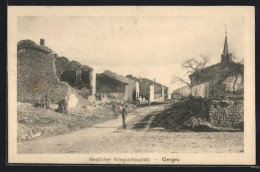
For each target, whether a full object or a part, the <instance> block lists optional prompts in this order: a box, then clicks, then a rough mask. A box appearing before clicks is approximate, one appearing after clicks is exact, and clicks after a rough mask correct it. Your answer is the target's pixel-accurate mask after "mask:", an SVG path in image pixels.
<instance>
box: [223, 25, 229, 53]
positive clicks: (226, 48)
mask: <svg viewBox="0 0 260 172" xmlns="http://www.w3.org/2000/svg"><path fill="white" fill-rule="evenodd" d="M225 35H226V36H225V43H224V49H223V54H228V43H227V30H226V31H225Z"/></svg>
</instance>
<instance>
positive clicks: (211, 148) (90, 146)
mask: <svg viewBox="0 0 260 172" xmlns="http://www.w3.org/2000/svg"><path fill="white" fill-rule="evenodd" d="M164 108H165V105H156V106H151V107H142V108H138V109H135V110H134V111H132V112H131V113H129V114H128V116H127V129H123V128H122V118H121V116H119V118H118V119H114V120H110V121H106V122H103V123H100V124H96V125H93V126H92V127H90V128H86V129H82V130H79V131H76V132H73V133H68V134H64V135H58V136H53V137H47V138H40V139H36V140H30V141H24V142H18V153H135V152H138V153H142V152H144V153H151V152H157V153H158V152H160V153H171V152H172V153H175V152H189V153H190V152H243V133H242V132H231V133H229V132H212V133H209V132H207V133H202V132H200V133H195V132H165V131H162V130H161V128H158V129H156V128H155V129H153V130H148V129H149V125H150V124H151V122H152V120H153V117H154V116H155V114H156V113H157V111H161V110H163V109H164ZM144 119H145V120H144ZM138 126H139V127H138ZM219 140H222V142H219Z"/></svg>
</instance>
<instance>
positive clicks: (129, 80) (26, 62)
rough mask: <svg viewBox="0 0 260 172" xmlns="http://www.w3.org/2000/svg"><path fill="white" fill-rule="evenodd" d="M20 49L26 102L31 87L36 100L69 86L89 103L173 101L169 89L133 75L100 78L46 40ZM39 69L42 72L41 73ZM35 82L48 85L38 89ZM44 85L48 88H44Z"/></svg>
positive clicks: (20, 83)
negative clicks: (65, 85)
mask: <svg viewBox="0 0 260 172" xmlns="http://www.w3.org/2000/svg"><path fill="white" fill-rule="evenodd" d="M17 46H18V87H19V88H22V90H23V91H22V94H21V96H20V97H23V98H26V97H27V96H28V94H29V93H31V92H32V91H30V89H28V88H29V87H30V86H31V85H33V86H34V87H35V89H34V91H33V92H34V93H33V95H32V96H31V97H32V99H33V97H35V95H37V94H38V95H42V94H43V93H44V92H46V93H48V94H53V93H54V92H56V91H57V89H56V88H55V87H57V85H59V84H60V83H61V85H62V83H66V84H68V85H69V86H71V87H72V88H74V89H77V90H83V89H84V90H85V92H84V94H86V95H87V96H86V97H87V98H88V99H89V100H95V99H100V100H105V99H117V100H123V101H150V102H155V101H163V100H165V99H168V98H169V92H168V87H166V86H164V85H162V84H160V83H157V82H155V80H149V79H146V78H136V77H134V76H132V75H128V76H121V75H118V74H116V73H113V72H111V71H108V70H106V71H104V72H103V73H98V74H97V73H95V71H94V69H93V68H91V67H90V66H87V65H82V64H81V63H79V62H77V61H74V60H73V61H70V60H69V59H68V58H66V57H63V56H61V57H59V56H58V55H57V54H56V53H55V52H54V51H52V50H51V49H49V48H48V47H47V46H46V45H45V40H44V39H40V45H37V44H36V43H34V42H33V41H31V40H22V41H20V42H18V45H17ZM39 69H41V71H39V72H37V71H38V70H39ZM35 75H37V76H35ZM38 75H42V77H39V76H38ZM42 78H44V80H42ZM53 78H54V79H53ZM54 80H55V82H53V81H54ZM35 82H37V83H38V82H44V83H45V84H38V85H35V84H34V83H35ZM43 85H44V88H41V87H43ZM50 85H51V87H50ZM38 87H39V88H38ZM79 92H80V91H79ZM80 93H81V92H80ZM19 95H20V94H18V96H19ZM18 99H19V98H18Z"/></svg>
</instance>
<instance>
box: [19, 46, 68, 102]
mask: <svg viewBox="0 0 260 172" xmlns="http://www.w3.org/2000/svg"><path fill="white" fill-rule="evenodd" d="M69 89H70V87H69V85H68V84H66V83H63V82H60V81H59V79H58V77H57V75H56V68H55V57H54V54H53V53H49V52H44V51H38V50H37V49H30V48H28V47H27V48H23V47H22V48H20V49H18V52H17V100H18V101H21V102H35V101H38V100H39V99H41V97H43V96H44V95H46V94H47V95H48V97H49V99H50V100H51V101H52V102H58V101H59V100H61V99H63V98H65V97H66V95H67V94H68V91H69Z"/></svg>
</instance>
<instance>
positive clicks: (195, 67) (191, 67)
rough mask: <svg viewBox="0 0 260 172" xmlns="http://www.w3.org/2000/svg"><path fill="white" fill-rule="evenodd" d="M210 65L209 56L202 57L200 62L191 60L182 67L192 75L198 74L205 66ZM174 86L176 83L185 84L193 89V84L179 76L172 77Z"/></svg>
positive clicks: (186, 61)
mask: <svg viewBox="0 0 260 172" xmlns="http://www.w3.org/2000/svg"><path fill="white" fill-rule="evenodd" d="M208 63H209V56H208V55H200V60H197V59H195V58H190V59H187V60H185V61H184V62H183V63H182V67H183V68H184V69H187V70H188V72H187V73H188V74H189V73H190V74H192V73H195V72H198V71H199V70H201V69H203V68H205V66H206V65H207V64H208ZM171 83H172V84H175V83H184V84H186V85H188V86H189V87H191V84H190V83H189V82H187V81H185V80H184V79H182V78H180V77H177V76H173V77H172V82H171Z"/></svg>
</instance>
